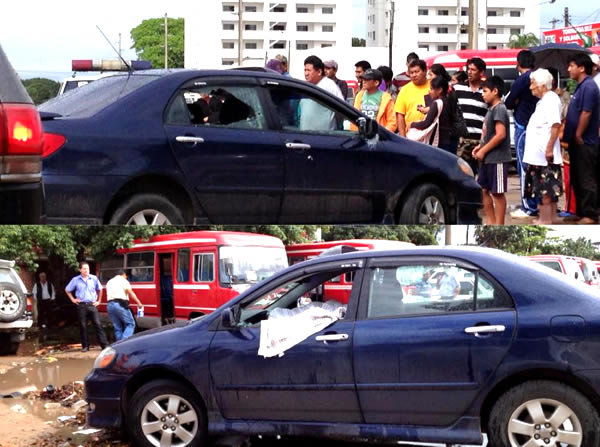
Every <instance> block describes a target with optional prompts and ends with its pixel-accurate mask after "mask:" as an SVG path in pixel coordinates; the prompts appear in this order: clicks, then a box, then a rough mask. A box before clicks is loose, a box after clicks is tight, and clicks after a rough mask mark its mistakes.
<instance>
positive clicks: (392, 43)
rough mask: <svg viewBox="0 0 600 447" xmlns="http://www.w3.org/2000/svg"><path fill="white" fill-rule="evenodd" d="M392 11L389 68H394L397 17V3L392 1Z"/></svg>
mask: <svg viewBox="0 0 600 447" xmlns="http://www.w3.org/2000/svg"><path fill="white" fill-rule="evenodd" d="M391 3H392V10H391V11H390V48H389V52H390V57H389V59H390V60H389V65H388V66H389V67H390V68H392V66H393V65H392V64H393V62H394V21H395V20H394V19H395V15H396V2H395V1H392V2H391Z"/></svg>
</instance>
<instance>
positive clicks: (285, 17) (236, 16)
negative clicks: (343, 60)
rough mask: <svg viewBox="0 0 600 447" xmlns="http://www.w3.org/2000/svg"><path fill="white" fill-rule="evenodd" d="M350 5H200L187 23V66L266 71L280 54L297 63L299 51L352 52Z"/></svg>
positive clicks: (344, 0) (324, 0) (203, 0)
mask: <svg viewBox="0 0 600 447" xmlns="http://www.w3.org/2000/svg"><path fill="white" fill-rule="evenodd" d="M190 3H192V2H190ZM349 4H350V2H349V0H310V1H306V0H305V1H296V0H282V1H275V0H271V1H256V0H253V1H252V0H229V1H226V0H223V1H222V0H196V1H195V2H193V3H192V4H191V5H190V6H191V8H190V12H189V14H188V16H187V17H186V18H185V66H186V68H227V67H230V66H238V65H239V66H264V64H265V61H266V60H267V59H270V58H273V57H274V56H275V55H277V54H284V55H286V56H288V58H289V59H290V61H291V60H292V59H293V56H294V54H295V53H296V52H297V51H300V52H302V51H304V52H306V51H314V52H315V54H318V51H319V50H320V49H322V48H333V47H335V48H337V49H339V50H340V51H346V50H349V49H350V48H351V45H352V22H351V20H350V16H349V15H348V14H345V13H344V11H345V10H344V8H346V9H347V7H348V5H349ZM349 11H351V8H350V9H349Z"/></svg>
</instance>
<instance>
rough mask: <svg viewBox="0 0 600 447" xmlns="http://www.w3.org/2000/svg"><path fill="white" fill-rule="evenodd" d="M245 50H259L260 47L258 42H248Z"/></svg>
mask: <svg viewBox="0 0 600 447" xmlns="http://www.w3.org/2000/svg"><path fill="white" fill-rule="evenodd" d="M244 48H246V49H247V50H256V49H257V48H258V45H257V43H256V42H246V44H245V45H244Z"/></svg>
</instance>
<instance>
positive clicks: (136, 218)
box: [127, 210, 171, 225]
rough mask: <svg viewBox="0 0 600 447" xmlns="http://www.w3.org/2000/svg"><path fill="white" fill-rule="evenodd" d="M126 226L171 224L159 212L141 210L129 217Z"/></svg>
mask: <svg viewBox="0 0 600 447" xmlns="http://www.w3.org/2000/svg"><path fill="white" fill-rule="evenodd" d="M127 225H171V222H170V221H169V218H168V217H167V216H165V215H164V214H163V213H161V212H160V211H157V210H142V211H138V212H137V213H135V214H134V215H133V216H131V218H130V219H129V220H128V221H127Z"/></svg>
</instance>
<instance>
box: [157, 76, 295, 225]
mask: <svg viewBox="0 0 600 447" xmlns="http://www.w3.org/2000/svg"><path fill="white" fill-rule="evenodd" d="M259 96H260V95H259V89H258V86H257V84H256V81H255V80H254V79H253V78H247V77H239V78H236V77H224V78H220V79H214V78H210V79H196V80H193V81H190V82H189V83H187V84H186V85H184V86H183V87H182V88H181V89H180V90H179V91H178V93H177V94H176V95H175V96H174V97H173V99H172V100H171V102H170V104H169V106H168V108H167V111H166V113H165V131H166V133H167V136H168V139H169V142H170V146H171V148H172V150H173V153H174V154H175V157H176V159H177V161H178V163H179V167H180V169H181V171H182V172H183V173H184V175H185V177H186V180H187V184H188V185H189V188H190V189H191V190H193V191H194V194H195V195H196V198H197V199H198V201H199V203H200V206H201V208H202V210H203V211H204V213H205V215H206V217H207V218H208V219H209V220H210V221H212V222H215V223H227V224H236V223H253V224H256V223H273V222H276V221H277V220H278V217H279V211H280V206H281V200H282V195H283V177H284V172H283V169H284V160H283V156H284V151H283V148H282V146H281V141H280V139H279V135H278V134H277V133H276V132H273V131H270V130H269V129H268V125H267V120H266V117H265V113H264V110H263V105H262V103H261V100H260V97H259Z"/></svg>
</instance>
